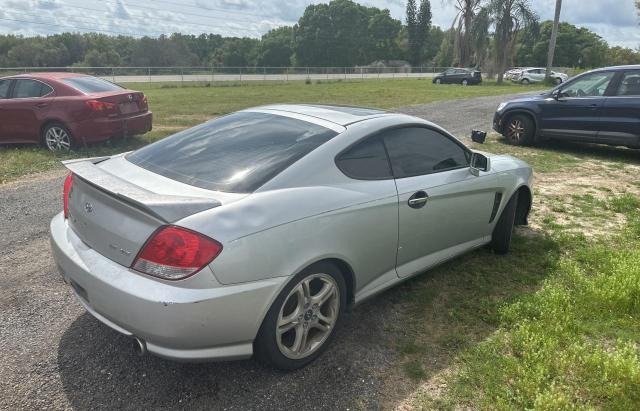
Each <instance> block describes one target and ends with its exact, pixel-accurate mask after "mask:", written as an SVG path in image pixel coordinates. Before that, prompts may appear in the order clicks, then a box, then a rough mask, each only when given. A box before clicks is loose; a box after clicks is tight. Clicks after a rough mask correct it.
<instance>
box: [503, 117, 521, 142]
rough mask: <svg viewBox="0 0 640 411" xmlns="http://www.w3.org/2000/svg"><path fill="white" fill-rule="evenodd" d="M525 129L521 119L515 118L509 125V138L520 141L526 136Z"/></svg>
mask: <svg viewBox="0 0 640 411" xmlns="http://www.w3.org/2000/svg"><path fill="white" fill-rule="evenodd" d="M524 133H525V129H524V124H523V123H522V121H521V120H519V119H517V118H515V119H513V120H511V121H510V122H509V126H508V127H507V138H509V140H511V141H513V142H516V143H517V142H520V141H522V138H523V136H524Z"/></svg>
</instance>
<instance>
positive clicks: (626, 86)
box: [617, 71, 640, 96]
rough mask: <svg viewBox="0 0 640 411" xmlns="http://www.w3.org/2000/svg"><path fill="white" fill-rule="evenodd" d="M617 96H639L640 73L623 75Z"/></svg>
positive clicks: (633, 72)
mask: <svg viewBox="0 0 640 411" xmlns="http://www.w3.org/2000/svg"><path fill="white" fill-rule="evenodd" d="M617 95H618V96H640V71H628V72H626V73H624V76H623V77H622V82H621V83H620V87H619V88H618V93H617Z"/></svg>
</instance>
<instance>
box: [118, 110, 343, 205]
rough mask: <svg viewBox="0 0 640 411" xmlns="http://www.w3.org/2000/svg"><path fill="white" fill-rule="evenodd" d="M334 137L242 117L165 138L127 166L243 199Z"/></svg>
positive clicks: (304, 126)
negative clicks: (243, 196) (241, 195)
mask: <svg viewBox="0 0 640 411" xmlns="http://www.w3.org/2000/svg"><path fill="white" fill-rule="evenodd" d="M337 134H338V133H336V132H335V131H333V130H330V129H328V128H325V127H322V126H319V125H316V124H313V123H307V122H306V121H301V120H296V119H293V118H289V117H283V116H278V115H274V114H265V113H251V112H241V113H235V114H231V115H228V116H225V117H222V118H219V119H217V120H214V121H209V122H207V123H204V124H201V125H199V126H196V127H194V128H190V129H188V130H185V131H182V132H180V133H177V134H174V135H172V136H169V137H167V138H165V139H163V140H160V141H158V142H155V143H153V144H150V145H148V146H146V147H143V148H141V149H139V150H137V151H135V152H133V153H131V154H129V155H128V156H127V160H129V161H130V162H132V163H133V164H136V165H138V166H140V167H142V168H145V169H147V170H149V171H152V172H154V173H157V174H160V175H163V176H165V177H168V178H171V179H173V180H177V181H180V182H183V183H186V184H189V185H193V186H196V187H201V188H206V189H209V190H216V191H226V192H234V193H247V192H252V191H255V190H256V189H257V188H259V187H260V186H262V185H263V184H264V183H266V182H267V181H269V180H270V179H271V178H273V177H274V176H275V175H277V174H278V173H280V172H281V171H282V170H284V169H285V168H287V167H289V166H290V165H291V164H293V163H294V162H296V161H297V160H299V159H300V158H302V157H304V156H305V155H307V154H308V153H310V152H311V151H313V150H314V149H316V148H317V147H319V146H320V145H321V144H323V143H325V142H327V141H329V140H330V139H331V138H333V137H334V136H336V135H337Z"/></svg>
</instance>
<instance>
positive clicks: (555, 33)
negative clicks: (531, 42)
mask: <svg viewBox="0 0 640 411" xmlns="http://www.w3.org/2000/svg"><path fill="white" fill-rule="evenodd" d="M637 4H638V3H636V5H637ZM561 9H562V0H556V15H555V17H554V18H553V29H552V30H551V39H550V40H549V55H548V56H547V72H546V75H545V79H546V80H549V76H550V75H551V66H553V56H554V54H555V52H556V39H557V38H558V26H559V25H560V10H561Z"/></svg>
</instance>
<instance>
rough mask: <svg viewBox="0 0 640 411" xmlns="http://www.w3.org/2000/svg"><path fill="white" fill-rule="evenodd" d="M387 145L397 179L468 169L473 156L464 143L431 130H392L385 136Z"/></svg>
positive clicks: (417, 128) (410, 128)
mask: <svg viewBox="0 0 640 411" xmlns="http://www.w3.org/2000/svg"><path fill="white" fill-rule="evenodd" d="M384 144H385V145H386V147H387V151H388V152H389V159H390V160H391V168H392V170H393V174H394V176H395V177H396V178H403V177H411V176H417V175H422V174H431V173H435V172H438V171H445V170H451V169H455V168H460V167H467V166H468V165H469V159H470V157H471V155H470V153H469V151H468V150H466V149H465V148H463V147H462V146H461V144H458V143H457V142H455V141H453V140H452V139H450V138H449V137H447V136H445V135H442V134H440V133H439V132H437V131H435V130H431V129H428V128H419V127H408V128H401V129H397V130H392V131H390V132H388V133H386V134H385V136H384Z"/></svg>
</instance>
